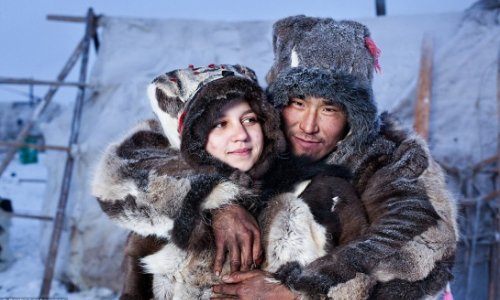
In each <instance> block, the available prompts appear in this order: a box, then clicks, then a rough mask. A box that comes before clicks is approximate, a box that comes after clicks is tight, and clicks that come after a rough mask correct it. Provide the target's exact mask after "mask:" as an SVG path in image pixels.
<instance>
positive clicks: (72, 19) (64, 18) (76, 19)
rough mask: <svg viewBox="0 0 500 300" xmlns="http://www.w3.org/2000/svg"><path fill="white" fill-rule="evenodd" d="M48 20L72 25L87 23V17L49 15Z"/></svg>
mask: <svg viewBox="0 0 500 300" xmlns="http://www.w3.org/2000/svg"><path fill="white" fill-rule="evenodd" d="M47 20H49V21H59V22H72V23H85V22H87V18H86V17H75V16H63V15H47Z"/></svg>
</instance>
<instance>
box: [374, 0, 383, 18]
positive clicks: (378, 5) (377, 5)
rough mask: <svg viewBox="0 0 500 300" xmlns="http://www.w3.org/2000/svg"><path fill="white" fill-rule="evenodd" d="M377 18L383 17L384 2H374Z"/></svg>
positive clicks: (380, 0) (376, 0) (379, 0)
mask: <svg viewBox="0 0 500 300" xmlns="http://www.w3.org/2000/svg"><path fill="white" fill-rule="evenodd" d="M375 10H376V11H377V16H385V0H375Z"/></svg>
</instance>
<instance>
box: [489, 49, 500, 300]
mask: <svg viewBox="0 0 500 300" xmlns="http://www.w3.org/2000/svg"><path fill="white" fill-rule="evenodd" d="M497 113H498V118H497V120H498V122H499V124H498V137H497V143H498V144H497V147H498V148H497V152H498V157H497V179H496V190H497V192H498V191H500V47H499V51H498V60H497ZM496 204H497V205H496V211H495V219H494V220H493V224H494V227H493V228H494V230H495V231H494V233H495V235H494V238H495V240H494V244H493V247H492V248H491V254H490V257H491V260H490V282H489V299H490V300H498V299H500V196H499V195H497V197H496ZM494 207H495V206H494Z"/></svg>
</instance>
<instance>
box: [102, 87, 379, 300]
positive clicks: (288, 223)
mask: <svg viewBox="0 0 500 300" xmlns="http://www.w3.org/2000/svg"><path fill="white" fill-rule="evenodd" d="M156 83H157V84H161V82H159V83H158V82H156ZM217 84H219V86H217V85H215V84H214V83H213V82H212V88H209V89H203V90H201V91H200V92H199V94H198V95H197V98H196V99H199V100H197V101H196V102H192V103H190V104H189V105H188V107H187V108H186V110H187V113H186V117H185V120H184V126H185V129H184V131H183V135H182V143H181V150H182V157H181V155H180V154H181V153H180V152H179V150H177V149H175V148H174V147H173V146H171V145H170V143H169V140H168V138H167V136H168V135H166V134H165V131H166V130H165V128H163V132H162V128H161V126H160V124H159V123H158V122H157V121H148V122H144V123H142V124H140V125H138V126H137V127H136V128H135V129H134V130H132V132H131V133H130V134H129V135H127V137H126V138H125V139H124V140H123V141H122V142H121V143H119V144H114V145H111V146H110V147H108V149H107V150H106V152H105V154H104V156H103V158H102V160H101V162H100V163H99V166H98V169H97V172H96V175H95V177H94V182H93V193H94V195H95V196H96V197H97V198H98V200H99V203H100V205H101V207H102V209H103V211H104V212H105V213H106V214H107V215H108V216H109V217H110V218H111V220H113V221H114V222H116V223H117V224H118V225H121V226H123V227H125V228H128V229H130V230H132V231H134V232H136V233H138V234H140V235H142V236H152V237H154V238H155V239H159V240H161V241H162V242H163V246H162V247H161V249H160V250H159V251H156V250H157V248H156V245H157V244H154V245H155V249H154V251H152V252H151V253H152V254H151V255H149V256H147V257H145V258H143V259H142V262H143V263H144V266H145V270H146V271H147V272H148V273H150V274H153V294H154V297H155V298H157V299H171V298H176V299H205V298H209V297H210V287H211V286H212V285H213V284H216V283H220V278H218V277H216V276H215V275H214V274H213V271H212V269H211V266H212V263H213V256H214V252H215V249H214V244H213V236H212V231H211V229H210V228H209V226H208V225H207V224H208V223H209V216H210V210H212V209H216V208H221V207H223V206H224V205H227V204H229V203H238V204H241V205H243V206H244V207H246V208H247V209H249V211H250V212H251V213H253V214H254V216H255V217H256V218H257V219H258V221H259V224H260V227H261V231H262V233H263V234H262V236H263V247H264V251H265V255H266V259H265V263H264V265H263V266H262V268H263V269H264V270H267V271H269V272H275V271H276V270H277V269H278V268H280V267H281V266H282V265H284V264H285V263H287V262H291V261H294V262H295V261H297V262H299V263H300V264H308V263H310V262H311V261H313V260H315V259H317V258H319V257H321V256H323V255H326V254H327V253H330V252H331V251H332V250H333V249H334V248H335V247H337V246H339V245H341V244H345V243H347V242H349V241H352V240H354V239H355V238H356V237H358V236H360V235H361V234H362V232H363V230H364V228H365V226H366V215H365V213H364V211H363V207H362V205H361V202H359V199H358V196H357V194H356V192H355V191H354V190H353V188H352V186H351V185H350V184H349V183H348V181H347V180H346V179H347V178H349V175H347V174H348V173H349V172H348V171H346V170H345V169H343V168H340V167H336V166H335V167H334V166H331V165H326V164H324V163H317V164H312V163H310V162H309V161H307V160H305V159H279V158H278V155H279V154H280V153H282V152H283V150H284V147H283V146H284V138H283V135H282V133H281V131H279V115H278V114H277V112H276V111H275V110H274V108H273V107H272V106H271V105H270V104H269V103H267V102H265V100H264V98H263V97H264V95H263V92H262V91H261V92H260V94H259V93H257V92H258V90H253V89H246V88H245V89H244V88H243V86H244V85H245V83H244V81H242V80H241V79H231V78H224V79H219V80H217ZM220 85H222V87H221V86H220ZM235 88H236V90H234V89H235ZM221 90H224V91H228V92H227V93H226V95H230V97H235V95H239V94H238V93H239V91H241V90H248V92H249V93H250V96H248V97H247V96H245V95H243V96H242V95H239V96H238V97H236V99H237V98H239V97H242V98H243V99H246V100H247V101H248V102H249V104H250V106H251V107H252V109H253V110H254V111H255V112H256V114H257V116H259V118H262V119H261V120H260V121H261V122H262V123H261V124H263V131H264V136H265V138H266V143H265V149H264V151H263V153H264V154H263V156H262V159H261V160H259V161H258V162H257V164H256V165H255V166H254V167H253V168H252V169H251V170H250V171H249V172H247V173H248V174H247V173H243V174H240V173H239V172H238V171H234V170H231V169H230V168H228V166H225V165H223V164H220V163H217V162H216V161H213V160H211V159H210V157H209V156H208V153H206V150H205V149H204V145H205V142H204V139H206V136H207V133H208V129H209V128H210V127H209V126H210V125H211V124H213V122H212V121H213V118H215V117H216V115H215V114H214V111H216V110H218V109H220V107H221V106H222V105H223V103H227V101H229V100H230V99H229V98H227V99H226V98H224V97H223V96H221V95H220V91H221ZM154 94H155V95H156V96H158V95H160V96H161V93H158V92H156V93H154ZM162 99H163V98H162ZM252 99H253V100H252ZM192 101H195V100H192ZM199 104H201V107H200V106H199ZM158 107H160V106H159V105H158ZM190 107H193V109H194V110H195V113H190V112H189V110H190ZM186 161H187V162H189V165H188V163H186ZM246 175H247V176H246ZM248 175H251V181H255V180H256V181H257V183H258V184H255V185H253V184H251V185H248V180H247V179H248V178H246V177H248ZM316 175H318V176H316ZM249 186H252V188H251V187H249ZM128 249H129V250H130V251H131V252H132V253H134V251H133V247H132V248H130V247H129V248H128ZM142 250H143V249H141V253H144V251H142ZM153 252H154V253H153ZM228 270H229V269H228V265H226V266H225V268H224V271H223V273H224V272H226V273H227V271H228ZM365 279H366V276H360V277H359V278H358V279H356V280H357V283H358V284H357V285H353V286H352V288H349V289H345V291H344V296H346V295H355V294H362V293H366V291H367V290H369V288H370V286H371V282H370V281H369V280H365ZM139 292H140V291H139ZM360 298H361V297H360Z"/></svg>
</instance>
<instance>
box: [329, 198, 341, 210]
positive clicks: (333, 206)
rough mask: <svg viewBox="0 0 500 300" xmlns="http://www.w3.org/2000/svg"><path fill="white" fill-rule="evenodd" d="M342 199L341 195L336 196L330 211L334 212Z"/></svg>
mask: <svg viewBox="0 0 500 300" xmlns="http://www.w3.org/2000/svg"><path fill="white" fill-rule="evenodd" d="M339 201H340V197H339V196H335V197H333V198H332V202H333V203H332V208H330V211H331V212H333V211H335V206H336V205H337V203H338V202H339Z"/></svg>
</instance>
